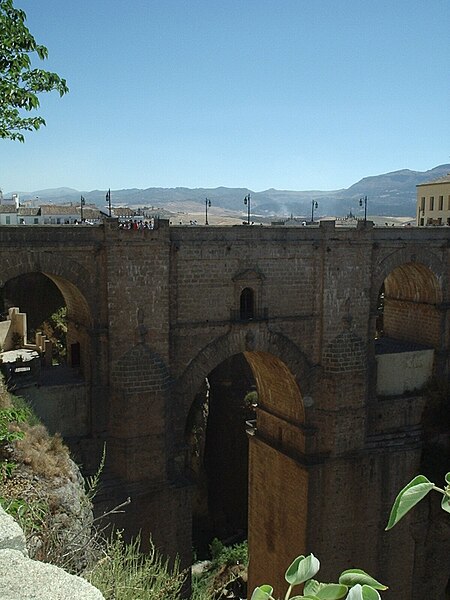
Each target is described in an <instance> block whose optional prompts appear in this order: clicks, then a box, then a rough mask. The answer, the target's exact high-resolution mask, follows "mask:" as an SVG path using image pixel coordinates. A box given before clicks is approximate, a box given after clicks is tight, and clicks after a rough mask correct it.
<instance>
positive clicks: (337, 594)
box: [316, 583, 348, 600]
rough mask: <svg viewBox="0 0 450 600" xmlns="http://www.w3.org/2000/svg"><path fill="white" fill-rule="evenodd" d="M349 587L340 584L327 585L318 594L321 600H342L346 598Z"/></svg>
mask: <svg viewBox="0 0 450 600" xmlns="http://www.w3.org/2000/svg"><path fill="white" fill-rule="evenodd" d="M347 591H348V587H347V586H346V585H344V584H340V583H325V584H323V587H321V588H320V590H319V591H318V592H317V594H316V595H317V597H318V598H319V599H320V600H340V599H341V598H343V597H344V596H345V594H346V593H347Z"/></svg>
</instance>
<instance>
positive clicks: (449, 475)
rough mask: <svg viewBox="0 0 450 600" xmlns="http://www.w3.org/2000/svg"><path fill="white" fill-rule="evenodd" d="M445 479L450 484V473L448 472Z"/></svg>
mask: <svg viewBox="0 0 450 600" xmlns="http://www.w3.org/2000/svg"><path fill="white" fill-rule="evenodd" d="M445 481H446V483H447V484H448V485H450V473H447V474H446V476H445Z"/></svg>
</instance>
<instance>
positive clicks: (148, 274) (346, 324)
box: [0, 220, 450, 600]
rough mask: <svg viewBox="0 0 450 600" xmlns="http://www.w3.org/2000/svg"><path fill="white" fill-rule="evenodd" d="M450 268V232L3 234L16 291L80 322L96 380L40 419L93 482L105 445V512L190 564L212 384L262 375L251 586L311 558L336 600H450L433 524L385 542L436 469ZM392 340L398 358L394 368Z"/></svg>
mask: <svg viewBox="0 0 450 600" xmlns="http://www.w3.org/2000/svg"><path fill="white" fill-rule="evenodd" d="M449 259H450V228H420V229H419V228H393V227H387V228H374V227H372V226H371V223H367V224H365V223H364V222H360V223H359V226H358V228H355V229H345V228H336V227H335V225H334V222H321V223H320V226H319V227H314V228H311V227H309V228H306V227H304V228H296V227H292V228H288V227H257V226H253V227H246V226H236V227H169V226H168V222H166V221H160V223H159V227H158V228H157V229H155V230H144V231H128V230H121V229H119V228H117V223H116V222H115V221H112V220H111V221H108V222H106V223H105V225H104V226H101V227H91V228H90V227H71V226H65V227H53V226H45V227H44V226H42V227H40V226H33V227H24V226H22V227H20V226H17V227H1V228H0V286H5V285H7V284H8V282H9V281H11V280H15V281H19V282H22V283H21V285H23V286H25V288H26V289H27V285H28V284H27V278H28V277H29V275H30V274H33V273H41V274H43V275H45V276H46V277H47V278H49V279H50V280H51V281H52V282H53V283H54V284H55V285H56V287H57V288H58V289H59V291H60V293H61V294H62V296H63V298H64V301H65V303H66V306H67V309H68V333H67V349H68V360H69V363H70V362H71V361H72V363H73V364H76V365H77V366H78V367H79V370H80V372H81V374H82V377H83V382H82V384H81V385H80V384H79V387H80V390H81V391H79V393H78V395H77V394H75V395H74V394H70V393H67V394H64V393H63V394H62V395H61V394H60V396H59V397H58V398H56V399H55V398H54V404H52V406H51V407H50V408H49V407H48V406H47V407H45V406H41V405H39V402H37V407H38V412H39V411H40V412H41V413H42V415H43V416H44V419H45V420H46V421H48V425H49V426H50V428H51V429H53V430H59V431H61V432H62V433H63V435H64V436H65V438H66V439H67V441H68V443H69V445H70V446H71V448H72V449H73V451H74V452H75V453H76V456H77V457H79V460H80V461H81V462H82V464H83V465H84V466H85V469H86V471H87V472H92V471H93V470H95V468H96V465H97V464H98V461H99V457H100V455H101V450H102V447H103V444H104V443H105V442H106V447H107V469H106V472H105V481H104V487H103V494H102V497H101V503H102V506H107V505H113V504H114V503H115V502H120V501H121V500H123V499H124V498H126V497H127V496H131V497H132V503H131V505H130V507H129V508H128V509H127V513H126V515H125V516H124V517H123V524H124V526H125V527H126V528H127V530H128V531H129V532H130V533H135V532H136V531H138V530H142V532H143V535H144V536H146V535H147V534H148V533H149V532H152V535H153V537H154V540H155V541H156V542H157V544H158V545H159V546H161V547H162V548H163V549H164V550H165V551H166V552H167V553H169V554H171V555H174V554H175V553H178V554H180V556H181V558H182V561H183V562H184V563H186V564H187V563H188V561H189V560H190V557H191V548H192V535H193V533H192V514H193V508H192V503H193V497H194V495H195V485H194V481H193V480H195V474H193V464H192V461H193V457H192V455H193V451H192V444H191V442H190V440H191V437H192V435H191V434H192V410H193V409H192V407H193V405H194V403H195V399H196V398H198V397H199V395H200V397H202V394H203V398H204V399H205V398H206V403H208V397H209V402H210V404H211V405H212V404H213V402H214V390H213V385H212V384H211V385H210V389H209V392H205V380H206V379H207V378H208V379H210V374H211V373H219V376H220V372H221V365H223V372H224V373H225V372H226V377H227V378H228V380H227V382H224V383H223V385H224V386H225V387H226V386H228V387H229V388H230V389H231V387H232V386H233V385H234V384H235V383H236V382H235V381H234V380H235V379H239V378H240V377H242V373H243V372H244V370H245V369H246V370H247V373H248V377H249V378H250V379H249V381H250V380H251V385H250V387H249V386H247V388H248V389H253V390H255V391H256V392H257V396H258V401H257V406H256V407H255V419H254V421H253V423H252V424H251V425H248V426H247V429H248V440H249V441H248V446H249V448H248V464H249V467H248V539H249V548H250V555H251V564H250V585H251V586H253V585H255V584H257V583H264V582H267V583H268V582H271V583H273V584H274V585H275V587H276V590H275V591H276V593H277V594H279V595H281V594H282V593H283V591H284V590H283V589H282V581H283V574H284V570H285V568H286V567H287V565H288V564H289V562H290V561H291V560H292V558H294V557H295V556H296V555H298V554H301V553H307V552H310V551H312V552H314V554H315V555H317V556H318V557H319V558H320V559H321V561H322V565H323V567H322V569H321V575H322V577H323V579H324V580H326V579H327V578H329V579H330V580H332V579H333V578H335V577H336V575H337V573H338V572H340V570H343V569H345V568H349V567H351V566H354V567H359V568H362V569H365V570H368V571H369V572H371V573H372V574H373V575H374V576H376V577H377V578H379V579H380V580H382V581H384V582H386V583H387V584H388V585H389V586H390V587H391V589H392V590H393V593H394V597H395V598H396V599H398V600H402V599H404V600H410V599H411V598H414V599H416V598H421V599H423V598H425V597H430V598H431V597H433V598H434V597H435V598H441V597H442V598H444V595H443V594H444V592H443V590H444V589H445V588H446V586H448V578H449V570H448V564H447V562H448V561H447V557H448V552H449V547H448V540H449V537H450V536H449V535H448V526H447V529H446V530H445V531H444V532H443V528H444V529H445V526H444V525H442V523H441V522H440V521H439V514H437V515H436V516H434V515H435V513H437V512H438V511H437V510H436V507H435V506H434V505H432V504H431V505H430V507H429V508H427V510H428V511H429V512H428V513H425V512H424V510H425V509H423V511H422V512H421V511H420V510H418V511H417V512H416V513H415V516H414V517H413V519H412V520H409V521H407V520H405V522H404V523H402V524H401V525H399V526H397V527H396V528H394V530H392V531H391V532H388V533H383V529H384V526H385V523H386V521H387V516H388V513H389V509H390V506H391V504H392V501H393V499H394V497H395V495H396V493H397V491H398V490H399V489H400V488H401V487H403V486H404V485H405V483H407V481H409V479H410V478H411V477H412V476H413V475H415V474H416V473H418V472H420V469H421V468H422V464H423V452H424V447H425V442H424V427H423V410H424V407H426V405H427V400H426V394H425V393H423V392H422V391H421V390H420V389H416V387H419V388H421V387H423V383H424V382H425V381H426V380H427V378H428V377H430V376H431V377H432V378H433V380H434V381H438V382H441V383H444V384H445V383H448V378H449V345H450V342H449V340H450V332H449V328H450V325H449V323H450V284H449V282H450V260H449ZM16 278H17V279H16ZM27 293H28V294H30V296H33V288H32V286H31V287H30V288H29V289H27ZM35 300H36V302H39V298H35ZM380 335H383V336H384V338H381V340H380V341H381V342H382V341H383V339H386V340H391V341H392V340H395V342H393V345H391V346H389V344H388V345H387V346H386V347H384V350H382V351H383V353H384V356H385V358H386V355H387V360H384V362H382V361H381V360H380V361H379V360H378V358H379V353H380V350H379V349H377V348H379V344H380V342H376V341H375V337H377V336H378V337H379V336H380ZM381 345H382V344H381ZM389 348H391V349H389ZM399 354H400V355H402V356H400V357H399ZM75 355H76V362H75V359H74V356H75ZM425 355H426V356H428V357H430V356H431V362H430V360H428V363H426V361H425V363H426V364H425V363H424V362H423V360H424V359H423V357H424V356H425ZM230 361H231V362H230ZM233 361H237V362H234V363H233ZM396 361H397V362H396ZM230 365H231V366H230ZM233 365H239V366H238V367H235V366H233ZM243 365H244V367H245V368H244V367H243ZM390 365H391V367H392V365H398V366H397V367H396V370H394V373H392V372H391V373H389V366H390ZM408 382H409V383H408ZM411 382H413V383H411ZM414 382H415V383H414ZM399 386H400V387H399ZM414 386H416V387H414ZM244 388H245V385H243V389H244ZM381 389H382V394H381V392H380V390H381ZM202 390H203V392H202ZM399 390H400V391H399ZM244 391H245V390H244ZM247 391H248V390H247ZM230 393H231V392H230ZM211 410H212V408H211ZM226 410H227V408H226V405H225V412H224V411H223V410H222V413H221V414H222V417H223V415H225V414H226ZM230 410H232V409H231V405H230ZM445 411H446V413H445V414H448V405H447V407H446V408H445ZM222 417H221V419H219V425H220V421H221V420H222V421H226V419H223V418H222ZM227 422H228V421H227ZM224 427H225V432H224V431H222V433H220V434H217V435H218V436H219V437H218V438H217V444H219V443H220V444H222V443H223V444H224V445H223V446H222V447H223V453H222V454H223V456H222V462H223V463H224V464H225V467H224V470H223V477H224V479H223V481H227V482H228V483H227V485H228V486H229V487H230V488H231V489H228V490H225V489H223V490H222V491H223V494H222V495H224V497H227V498H229V499H230V502H233V501H234V500H233V496H236V494H237V495H239V496H240V497H241V500H242V497H246V495H247V489H246V488H245V487H244V488H239V487H238V486H237V484H236V489H234V487H235V483H233V480H232V479H229V478H228V479H227V477H228V475H226V473H227V467H228V470H233V469H236V470H239V468H238V467H236V466H233V465H236V464H238V463H233V464H231V454H230V455H228V454H227V453H228V451H229V452H231V453H233V450H232V449H231V450H230V449H229V446H230V445H228V446H227V445H226V436H227V431H226V427H227V425H226V423H224ZM437 429H438V430H439V424H438V427H437ZM229 430H230V431H231V430H234V425H233V426H229ZM444 433H445V431H444ZM447 433H448V430H447ZM232 435H234V434H232ZM436 435H437V434H436ZM425 437H426V436H425ZM444 437H445V436H444ZM438 438H439V435H437V437H436V439H438ZM233 439H234V438H233ZM439 439H441V440H442V433H441V435H440V438H439ZM224 440H225V441H224ZM213 445H214V444H213ZM444 446H445V443H444ZM227 448H228V450H227ZM447 450H448V448H447ZM203 451H205V452H206V453H207V452H208V449H207V448H206V450H205V449H201V450H200V453H201V452H203ZM245 452H247V450H245ZM220 453H221V451H220V448H219V449H217V448H216V449H215V455H216V459H217V460H218V459H219V458H220V456H219V457H218V455H220ZM197 454H198V453H197ZM228 459H229V460H230V463H229V464H228V465H227V461H228ZM235 459H236V457H234V458H233V460H235ZM242 463H243V464H245V465H246V464H247V456H246V457H245V460H244V457H242ZM217 464H218V463H217ZM217 468H219V467H217ZM447 470H448V465H447ZM223 481H222V485H224V484H223ZM218 485H219V486H220V484H218ZM219 490H220V487H219ZM221 493H222V492H221ZM238 504H239V503H238ZM244 505H245V506H244ZM239 506H240V507H241V508H242V510H243V511H246V510H247V503H246V502H245V501H243V502H242V501H241V503H240V505H239ZM239 510H240V509H239ZM224 511H225V512H226V507H224ZM430 515H431V516H430ZM444 533H445V535H444ZM443 540H447V541H443ZM430 561H433V562H432V563H431V564H432V566H430ZM440 565H441V568H439V566H440ZM430 572H433V581H434V583H433V585H435V587H436V590H435V593H433V592H432V591H430V588H429V585H431V584H430V581H429V579H430V576H429V573H430ZM425 585H427V586H428V588H427V589H428V591H427V592H424V589H425V587H424V586H425ZM447 589H448V587H447ZM445 597H447V596H445Z"/></svg>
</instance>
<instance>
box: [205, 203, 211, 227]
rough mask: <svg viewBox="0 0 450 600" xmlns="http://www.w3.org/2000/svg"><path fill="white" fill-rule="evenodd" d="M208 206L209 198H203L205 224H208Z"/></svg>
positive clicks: (209, 205)
mask: <svg viewBox="0 0 450 600" xmlns="http://www.w3.org/2000/svg"><path fill="white" fill-rule="evenodd" d="M208 207H209V208H211V200H208V198H205V225H209V223H208Z"/></svg>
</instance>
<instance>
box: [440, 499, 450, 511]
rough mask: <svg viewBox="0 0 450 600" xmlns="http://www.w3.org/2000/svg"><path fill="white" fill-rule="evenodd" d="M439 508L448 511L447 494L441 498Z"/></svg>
mask: <svg viewBox="0 0 450 600" xmlns="http://www.w3.org/2000/svg"><path fill="white" fill-rule="evenodd" d="M441 508H442V510H445V512H448V513H450V498H449V497H448V496H447V494H446V495H445V496H444V497H443V498H442V501H441Z"/></svg>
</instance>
